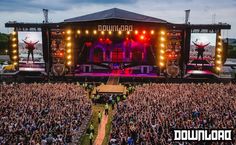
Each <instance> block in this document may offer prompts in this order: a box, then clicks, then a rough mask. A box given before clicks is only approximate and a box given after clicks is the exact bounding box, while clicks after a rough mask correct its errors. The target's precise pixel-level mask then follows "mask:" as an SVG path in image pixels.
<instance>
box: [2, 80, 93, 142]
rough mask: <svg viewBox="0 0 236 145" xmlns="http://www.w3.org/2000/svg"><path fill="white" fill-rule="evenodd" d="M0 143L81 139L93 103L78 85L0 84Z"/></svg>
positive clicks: (73, 140) (72, 140)
mask: <svg viewBox="0 0 236 145" xmlns="http://www.w3.org/2000/svg"><path fill="white" fill-rule="evenodd" d="M0 89H1V91H0V144H6V145H7V144H9V145H10V144H11V145H13V144H17V145H23V144H34V145H36V144H38V145H39V144H40V145H41V144H42V145H44V144H68V143H73V142H75V141H76V140H78V137H79V136H80V135H81V134H82V133H83V130H85V129H86V125H87V124H86V123H87V122H88V120H89V117H90V116H91V102H90V100H89V99H88V97H86V92H85V91H84V89H83V88H82V87H80V86H79V85H75V84H66V83H60V84H50V83H45V84H38V83H34V84H10V85H6V84H3V85H0Z"/></svg>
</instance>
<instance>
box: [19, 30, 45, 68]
mask: <svg viewBox="0 0 236 145" xmlns="http://www.w3.org/2000/svg"><path fill="white" fill-rule="evenodd" d="M18 44H19V45H18V46H19V57H20V60H19V70H20V71H45V62H44V59H43V47H42V46H43V45H42V32H29V31H28V32H26V31H20V32H18Z"/></svg>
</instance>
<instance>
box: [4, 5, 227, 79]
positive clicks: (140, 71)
mask: <svg viewBox="0 0 236 145" xmlns="http://www.w3.org/2000/svg"><path fill="white" fill-rule="evenodd" d="M6 27H12V28H14V31H13V32H12V34H11V39H10V42H9V45H10V46H11V52H12V53H11V56H10V58H12V63H13V64H14V65H15V67H16V71H27V72H29V73H31V72H34V71H37V72H38V71H39V72H41V73H42V71H43V73H45V74H46V75H47V77H48V78H49V79H53V78H55V79H61V80H63V79H68V80H72V81H73V80H83V81H87V80H92V81H99V82H104V81H107V79H108V78H109V77H115V76H118V77H120V79H121V80H120V81H119V82H122V81H123V80H128V81H135V80H138V81H139V80H141V81H146V82H150V80H151V81H158V80H159V79H185V77H188V76H190V77H191V76H193V75H195V74H194V73H197V76H198V77H202V76H203V77H209V75H210V76H212V75H214V77H215V76H216V78H217V76H220V73H221V71H222V67H223V64H224V62H225V60H226V56H225V54H226V52H225V51H226V50H227V49H226V47H227V43H226V42H225V39H224V38H223V36H222V34H221V33H222V30H227V29H231V26H230V25H229V24H224V23H223V24H214V25H212V24H197V25H196V24H175V23H170V22H168V21H166V20H162V19H159V18H155V17H150V16H145V15H142V14H138V13H134V12H129V11H126V10H122V9H118V8H112V9H108V10H104V11H100V12H96V13H92V14H88V15H84V16H79V17H74V18H69V19H66V20H64V21H63V22H60V23H48V24H36V23H10V22H9V23H6ZM26 35H27V37H25V36H26ZM24 38H27V42H28V41H29V42H30V41H32V40H37V41H36V42H40V43H38V44H37V45H36V43H35V46H34V47H35V52H34V53H35V54H37V61H36V60H35V61H36V62H37V63H33V64H30V65H25V64H23V63H22V60H27V57H26V56H27V54H28V52H27V49H26V48H27V45H26V43H25V42H24V41H26V40H24V41H22V40H23V39H24ZM48 40H49V41H48ZM33 42H34V41H33ZM36 50H37V51H36ZM39 62H41V63H43V64H42V65H38V63H39ZM39 69H40V70H39ZM189 72H190V73H189ZM189 74H190V75H189ZM17 75H19V74H17Z"/></svg>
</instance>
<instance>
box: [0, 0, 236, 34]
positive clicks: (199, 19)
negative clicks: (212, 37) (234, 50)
mask: <svg viewBox="0 0 236 145" xmlns="http://www.w3.org/2000/svg"><path fill="white" fill-rule="evenodd" d="M114 7H117V8H121V9H125V10H128V11H132V12H136V13H140V14H144V15H148V16H153V17H156V18H160V19H164V20H167V21H168V22H173V23H183V22H184V10H186V9H191V14H190V22H191V23H192V24H212V23H213V17H214V16H213V15H215V22H217V23H218V22H225V23H229V24H231V26H232V29H231V30H229V31H224V32H223V36H224V37H233V38H236V28H235V27H236V0H0V32H4V33H9V32H10V31H11V30H10V29H6V28H5V26H4V23H6V22H8V21H17V22H42V21H43V13H42V9H43V8H47V9H49V21H50V22H61V21H63V20H65V19H68V18H72V17H76V16H81V15H84V14H90V13H93V12H97V11H101V10H106V9H110V8H114Z"/></svg>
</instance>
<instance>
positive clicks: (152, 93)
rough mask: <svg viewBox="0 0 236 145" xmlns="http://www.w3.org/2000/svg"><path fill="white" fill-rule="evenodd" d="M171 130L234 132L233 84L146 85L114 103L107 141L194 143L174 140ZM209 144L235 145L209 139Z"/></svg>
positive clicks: (148, 144) (235, 102)
mask: <svg viewBox="0 0 236 145" xmlns="http://www.w3.org/2000/svg"><path fill="white" fill-rule="evenodd" d="M174 129H232V130H233V134H234V135H235V134H236V85H235V84H208V83H203V84H146V85H142V86H137V87H136V89H135V91H134V92H133V93H132V94H131V95H129V96H128V98H127V99H126V100H125V101H122V102H120V103H119V104H118V105H117V109H116V113H115V115H114V117H113V121H112V132H111V137H110V144H121V145H127V144H129V145H135V144H138V145H173V144H176V145H180V144H181V145H194V144H201V145H204V144H205V143H204V142H175V141H173V130H174ZM208 144H212V145H215V144H216V145H217V144H229V145H235V144H236V136H233V141H231V142H212V143H211V142H208Z"/></svg>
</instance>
